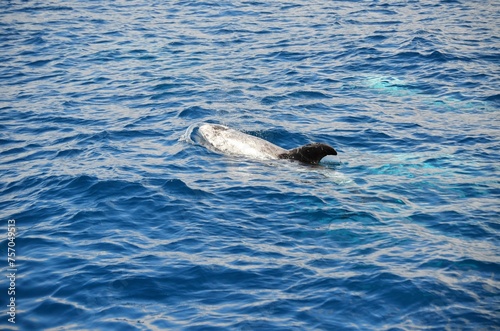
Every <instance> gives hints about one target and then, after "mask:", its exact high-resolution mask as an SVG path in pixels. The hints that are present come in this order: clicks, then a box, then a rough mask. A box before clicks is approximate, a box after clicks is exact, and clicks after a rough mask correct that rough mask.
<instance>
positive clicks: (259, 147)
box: [198, 123, 337, 164]
mask: <svg viewBox="0 0 500 331" xmlns="http://www.w3.org/2000/svg"><path fill="white" fill-rule="evenodd" d="M198 132H199V134H200V135H201V137H202V138H203V139H204V140H205V142H206V143H207V144H208V145H209V146H208V147H210V148H212V149H214V150H216V151H218V152H221V153H224V154H228V155H241V156H246V157H250V158H254V159H260V160H272V159H289V160H297V161H300V162H303V163H308V164H318V163H319V162H320V161H321V159H323V158H324V157H326V156H328V155H337V151H336V150H335V149H334V148H333V147H331V146H329V145H327V144H323V143H312V144H307V145H304V146H300V147H297V148H294V149H290V150H286V149H284V148H281V147H279V146H277V145H274V144H272V143H270V142H269V141H266V140H264V139H261V138H258V137H255V136H251V135H249V134H246V133H243V132H240V131H237V130H234V129H231V128H228V127H227V126H224V125H218V124H207V123H205V124H202V125H201V126H200V127H199V129H198Z"/></svg>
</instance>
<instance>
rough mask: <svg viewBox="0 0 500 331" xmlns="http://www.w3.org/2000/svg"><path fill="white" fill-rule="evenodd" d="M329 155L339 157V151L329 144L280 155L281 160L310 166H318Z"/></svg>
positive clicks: (311, 145) (289, 151)
mask: <svg viewBox="0 0 500 331" xmlns="http://www.w3.org/2000/svg"><path fill="white" fill-rule="evenodd" d="M327 155H337V151H336V150H335V149H333V147H331V146H328V145H327V144H322V143H314V144H307V145H304V146H300V147H297V148H294V149H290V150H288V151H286V152H285V153H283V154H280V155H278V158H280V159H291V160H297V161H300V162H304V163H309V164H318V163H319V161H321V159H322V158H324V157H325V156H327Z"/></svg>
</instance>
